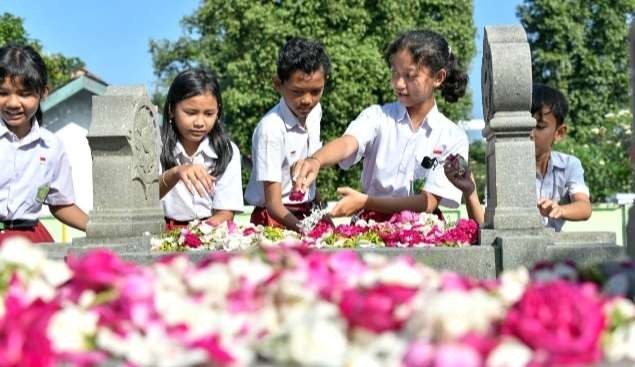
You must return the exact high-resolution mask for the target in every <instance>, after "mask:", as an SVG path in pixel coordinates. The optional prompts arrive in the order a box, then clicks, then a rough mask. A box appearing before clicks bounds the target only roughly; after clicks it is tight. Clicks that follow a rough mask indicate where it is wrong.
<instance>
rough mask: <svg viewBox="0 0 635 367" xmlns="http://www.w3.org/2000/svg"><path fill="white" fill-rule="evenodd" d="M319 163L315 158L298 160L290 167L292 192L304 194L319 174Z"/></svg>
mask: <svg viewBox="0 0 635 367" xmlns="http://www.w3.org/2000/svg"><path fill="white" fill-rule="evenodd" d="M320 167H321V164H320V161H318V160H317V159H316V158H311V157H309V158H307V159H300V160H298V161H296V162H295V163H293V165H292V166H291V180H292V181H293V191H300V192H306V191H307V190H308V189H309V187H310V186H311V184H312V183H313V182H315V180H316V179H317V175H318V172H320Z"/></svg>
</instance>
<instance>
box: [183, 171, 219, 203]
mask: <svg viewBox="0 0 635 367" xmlns="http://www.w3.org/2000/svg"><path fill="white" fill-rule="evenodd" d="M176 175H177V177H178V178H179V180H181V181H183V183H184V184H185V187H187V189H188V190H189V191H190V192H191V193H192V195H194V194H196V193H198V194H199V195H200V196H201V197H202V196H205V192H206V191H207V192H208V193H209V194H212V193H213V192H214V183H215V182H216V177H214V176H211V175H210V174H209V173H208V172H207V169H206V168H205V166H203V165H200V164H182V165H180V166H177V171H176Z"/></svg>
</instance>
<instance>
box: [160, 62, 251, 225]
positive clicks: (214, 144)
mask: <svg viewBox="0 0 635 367" xmlns="http://www.w3.org/2000/svg"><path fill="white" fill-rule="evenodd" d="M222 117H223V100H222V98H221V91H220V86H219V83H218V80H217V78H216V76H215V75H214V74H213V73H212V72H211V71H209V70H206V69H201V68H196V69H190V70H186V71H183V72H181V73H180V74H179V75H177V76H176V78H175V79H174V81H173V82H172V85H171V86H170V89H169V90H168V95H167V98H166V102H165V106H164V109H163V126H162V127H161V139H162V142H163V147H162V149H161V169H162V173H161V177H160V179H159V194H160V196H161V203H162V205H163V210H164V213H165V217H166V230H171V229H173V228H175V227H182V226H186V225H187V224H188V223H189V222H190V221H192V220H195V219H198V220H209V221H211V222H215V223H221V222H224V221H231V220H233V218H234V213H235V212H241V211H242V210H243V193H242V179H241V173H240V153H239V151H238V148H237V147H236V145H235V144H234V143H232V142H231V141H230V140H229V137H228V136H227V134H225V132H224V129H223V123H222Z"/></svg>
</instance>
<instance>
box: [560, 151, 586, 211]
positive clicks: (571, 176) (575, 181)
mask: <svg viewBox="0 0 635 367" xmlns="http://www.w3.org/2000/svg"><path fill="white" fill-rule="evenodd" d="M566 170H567V173H568V174H567V181H566V183H565V185H566V188H567V191H568V193H569V199H571V200H573V195H574V194H586V195H587V196H590V194H589V188H588V187H587V185H586V183H585V182H584V168H582V163H581V162H580V160H579V159H578V158H576V157H573V156H571V157H570V159H569V161H568V162H567V168H566Z"/></svg>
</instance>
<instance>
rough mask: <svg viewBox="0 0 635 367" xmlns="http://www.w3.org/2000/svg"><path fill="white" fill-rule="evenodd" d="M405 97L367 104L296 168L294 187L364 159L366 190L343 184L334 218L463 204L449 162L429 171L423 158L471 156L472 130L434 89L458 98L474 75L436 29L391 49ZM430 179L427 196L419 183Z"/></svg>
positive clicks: (378, 216) (396, 82)
mask: <svg viewBox="0 0 635 367" xmlns="http://www.w3.org/2000/svg"><path fill="white" fill-rule="evenodd" d="M384 58H385V60H386V63H387V64H388V66H389V67H390V68H391V72H392V79H391V85H392V88H393V90H394V92H395V94H396V96H397V99H398V101H396V102H393V103H389V104H386V105H383V106H379V105H374V106H371V107H368V108H366V109H365V110H364V111H362V113H361V114H360V115H359V116H358V117H357V119H355V121H353V122H352V123H351V124H350V125H349V127H348V129H347V130H346V132H345V133H344V135H342V136H341V137H339V138H337V139H335V140H334V141H332V142H330V143H328V144H327V145H326V146H324V147H323V148H322V149H320V150H319V151H317V152H316V153H315V154H313V155H312V156H310V157H309V158H308V159H306V160H302V161H299V162H297V164H295V165H294V167H293V173H292V176H293V178H294V185H295V189H297V190H300V191H305V190H307V188H308V187H309V185H311V184H312V183H313V182H314V181H315V179H316V178H317V175H318V172H319V170H320V168H321V167H327V166H332V165H334V164H336V163H339V165H340V167H341V168H344V169H348V168H350V167H351V166H352V165H353V164H355V163H356V162H358V161H360V160H361V159H362V158H363V159H364V166H363V170H362V188H363V191H364V192H365V193H366V194H362V193H359V192H357V191H355V190H353V189H351V188H339V189H338V193H340V194H341V195H342V196H343V198H342V199H341V200H340V201H339V202H338V203H337V205H336V206H335V207H334V208H333V210H332V211H331V214H332V215H333V216H345V215H351V214H354V213H355V212H357V211H358V210H360V209H364V211H363V212H362V213H361V215H360V216H361V217H362V218H363V219H374V220H379V221H381V220H387V219H389V218H390V215H391V213H395V212H399V211H402V210H413V211H418V212H424V211H425V212H433V211H435V210H437V207H438V205H439V204H441V205H444V206H447V207H451V208H454V207H458V205H459V203H460V200H461V191H460V190H459V189H457V188H456V187H455V186H454V185H452V184H451V183H450V182H449V181H448V179H447V177H446V176H445V174H444V171H443V168H442V166H443V164H434V165H432V166H430V167H428V168H422V167H421V163H422V162H423V160H424V158H427V159H428V160H432V161H436V162H442V161H444V160H445V159H446V158H447V157H448V156H449V155H450V154H460V155H461V156H463V157H464V158H465V159H466V160H467V157H468V139H467V136H466V134H465V132H464V131H463V130H462V129H461V128H459V127H458V126H457V125H456V124H454V123H453V122H452V121H450V120H449V119H448V118H446V117H445V116H444V115H443V114H442V113H441V112H440V111H439V110H438V109H437V105H436V101H435V97H434V91H435V90H440V92H441V95H442V96H443V98H444V99H445V100H447V101H449V102H456V101H457V100H458V99H459V98H460V97H462V96H463V95H464V94H465V87H466V85H467V79H468V78H467V74H466V73H465V72H464V71H463V70H461V69H460V68H459V65H458V61H457V59H456V57H455V56H454V54H453V53H452V52H451V50H450V47H449V46H448V43H447V41H446V40H445V39H444V38H443V36H441V35H440V34H438V33H435V32H432V31H411V32H407V33H405V34H403V35H401V36H400V37H399V38H397V39H396V40H394V41H393V42H392V43H391V44H390V45H389V46H388V48H387V49H386V52H385V54H384ZM417 179H425V186H424V188H423V191H422V192H421V193H415V192H413V186H414V185H413V182H414V181H415V180H417Z"/></svg>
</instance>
